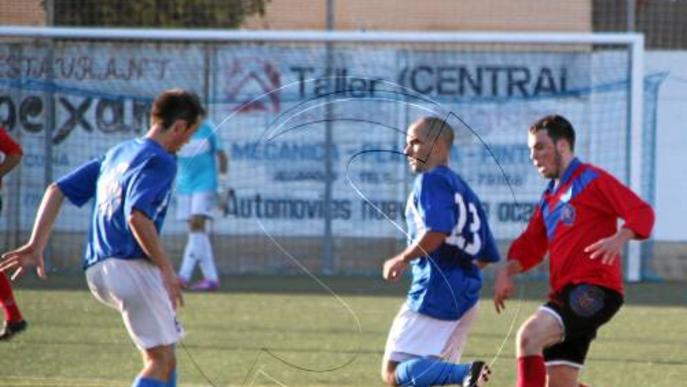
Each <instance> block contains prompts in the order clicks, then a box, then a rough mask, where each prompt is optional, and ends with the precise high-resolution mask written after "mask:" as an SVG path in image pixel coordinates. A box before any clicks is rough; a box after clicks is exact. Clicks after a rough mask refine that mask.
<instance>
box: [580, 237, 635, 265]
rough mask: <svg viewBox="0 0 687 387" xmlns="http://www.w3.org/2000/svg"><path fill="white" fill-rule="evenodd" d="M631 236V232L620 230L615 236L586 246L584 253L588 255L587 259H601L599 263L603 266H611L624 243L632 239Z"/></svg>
mask: <svg viewBox="0 0 687 387" xmlns="http://www.w3.org/2000/svg"><path fill="white" fill-rule="evenodd" d="M633 235H634V234H633V233H632V231H630V230H628V229H626V228H622V229H620V230H619V231H618V232H617V233H616V234H615V235H613V236H611V237H608V238H602V239H599V240H598V241H596V242H594V243H592V244H591V245H589V246H587V247H586V248H585V249H584V252H585V253H590V254H589V259H597V258H599V257H601V263H603V264H604V265H612V264H613V262H615V260H616V258H618V257H619V256H620V252H621V251H622V250H623V247H625V242H627V241H628V240H630V239H632V236H633Z"/></svg>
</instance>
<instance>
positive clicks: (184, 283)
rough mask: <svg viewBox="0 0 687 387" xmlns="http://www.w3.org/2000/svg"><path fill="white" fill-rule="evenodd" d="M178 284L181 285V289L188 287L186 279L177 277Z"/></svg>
mask: <svg viewBox="0 0 687 387" xmlns="http://www.w3.org/2000/svg"><path fill="white" fill-rule="evenodd" d="M179 286H181V288H182V289H188V287H189V284H188V280H185V279H183V278H181V277H179Z"/></svg>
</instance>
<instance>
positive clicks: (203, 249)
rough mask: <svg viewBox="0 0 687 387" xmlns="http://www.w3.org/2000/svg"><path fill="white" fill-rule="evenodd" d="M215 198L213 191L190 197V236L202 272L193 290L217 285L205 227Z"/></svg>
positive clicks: (212, 209)
mask: <svg viewBox="0 0 687 387" xmlns="http://www.w3.org/2000/svg"><path fill="white" fill-rule="evenodd" d="M215 199H216V198H215V193H214V192H199V193H196V194H193V195H192V198H191V214H192V215H191V222H190V224H191V236H192V237H193V238H194V240H195V242H194V243H195V244H196V248H197V250H196V251H197V253H198V262H199V264H200V269H201V271H202V273H203V280H202V281H200V282H198V283H197V284H195V285H194V286H193V287H192V289H193V290H215V289H217V288H218V287H219V275H218V274H217V267H216V266H215V257H214V254H213V251H212V244H211V243H210V236H209V234H208V231H207V227H206V226H207V221H208V220H211V219H212V217H213V213H214V211H215V205H216V200H215Z"/></svg>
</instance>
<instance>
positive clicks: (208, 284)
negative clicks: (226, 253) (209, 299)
mask: <svg viewBox="0 0 687 387" xmlns="http://www.w3.org/2000/svg"><path fill="white" fill-rule="evenodd" d="M217 289H219V282H218V281H210V280H206V279H204V280H201V281H198V282H196V283H195V284H193V286H191V290H193V291H197V292H212V291H215V290H217Z"/></svg>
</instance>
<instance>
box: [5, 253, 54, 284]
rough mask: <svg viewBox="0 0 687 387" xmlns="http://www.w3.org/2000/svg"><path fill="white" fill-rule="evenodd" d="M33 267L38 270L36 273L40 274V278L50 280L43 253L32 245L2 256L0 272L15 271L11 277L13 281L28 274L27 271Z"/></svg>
mask: <svg viewBox="0 0 687 387" xmlns="http://www.w3.org/2000/svg"><path fill="white" fill-rule="evenodd" d="M31 267H35V268H36V273H38V276H39V277H40V278H42V279H46V278H48V276H47V275H46V274H45V260H44V259H43V251H42V250H39V249H37V248H36V247H34V246H33V245H31V244H25V245H24V246H22V247H20V248H18V249H15V250H12V251H8V252H7V253H5V254H3V255H2V262H0V271H2V272H8V271H10V270H14V272H13V273H12V276H11V279H12V281H14V280H16V279H17V278H19V277H21V276H22V275H24V274H26V269H29V268H31Z"/></svg>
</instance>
